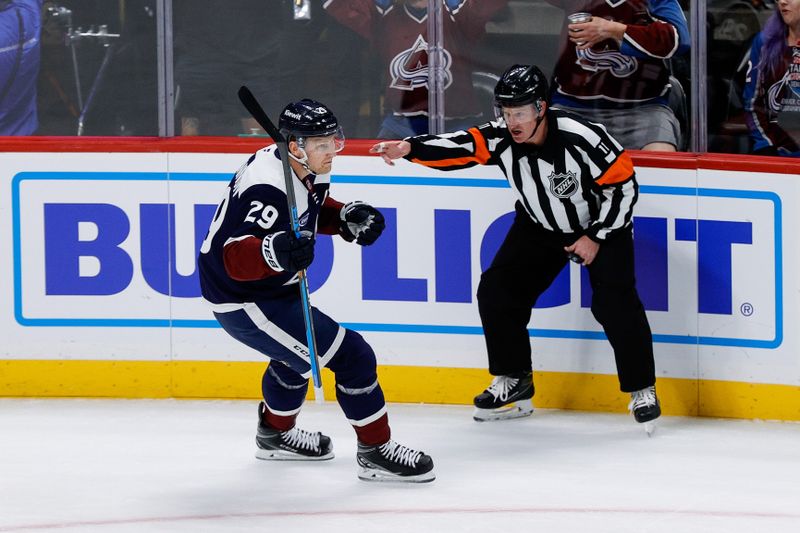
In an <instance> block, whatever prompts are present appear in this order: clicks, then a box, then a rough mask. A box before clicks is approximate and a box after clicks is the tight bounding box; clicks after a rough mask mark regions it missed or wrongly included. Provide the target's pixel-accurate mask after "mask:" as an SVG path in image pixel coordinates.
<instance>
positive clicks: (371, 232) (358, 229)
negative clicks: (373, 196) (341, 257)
mask: <svg viewBox="0 0 800 533" xmlns="http://www.w3.org/2000/svg"><path fill="white" fill-rule="evenodd" d="M340 217H341V219H342V224H341V227H340V233H341V234H342V237H344V239H345V240H346V241H348V242H350V241H353V240H355V241H356V242H357V243H358V244H360V245H361V246H369V245H370V244H372V243H373V242H375V241H376V240H378V237H380V236H381V233H383V230H384V228H385V227H386V222H385V221H384V220H383V215H381V212H380V211H378V210H377V209H375V208H374V207H372V206H371V205H369V204H365V203H364V202H358V201H356V202H350V203H349V204H347V205H345V206H344V207H343V208H342V211H341V214H340Z"/></svg>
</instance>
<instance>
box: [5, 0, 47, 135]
mask: <svg viewBox="0 0 800 533" xmlns="http://www.w3.org/2000/svg"><path fill="white" fill-rule="evenodd" d="M42 3H43V0H0V135H31V134H33V133H34V132H35V131H36V129H37V128H38V125H39V124H38V119H37V115H36V83H37V78H38V76H39V38H40V35H41V27H42V24H41V22H42Z"/></svg>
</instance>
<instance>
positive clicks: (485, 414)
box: [472, 400, 533, 422]
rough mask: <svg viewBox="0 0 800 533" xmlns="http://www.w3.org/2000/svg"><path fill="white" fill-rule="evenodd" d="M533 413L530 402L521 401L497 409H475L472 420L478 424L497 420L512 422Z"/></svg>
mask: <svg viewBox="0 0 800 533" xmlns="http://www.w3.org/2000/svg"><path fill="white" fill-rule="evenodd" d="M531 413H533V405H532V404H531V401H530V400H520V401H518V402H514V403H510V404H508V405H505V406H503V407H499V408H497V409H480V408H478V407H476V408H475V411H474V412H473V413H472V419H473V420H475V421H476V422H494V421H495V420H510V419H512V418H522V417H525V416H530V415H531Z"/></svg>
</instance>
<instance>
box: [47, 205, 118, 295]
mask: <svg viewBox="0 0 800 533" xmlns="http://www.w3.org/2000/svg"><path fill="white" fill-rule="evenodd" d="M81 222H84V223H87V222H88V223H91V224H94V226H95V227H96V228H97V237H96V238H95V239H94V240H91V241H86V240H80V236H79V224H80V223H81ZM129 232H130V222H129V221H128V217H127V215H126V214H125V212H124V211H123V210H122V209H120V208H119V207H117V206H115V205H110V204H45V205H44V233H45V235H44V241H45V243H44V246H45V293H46V294H52V295H110V294H117V293H119V292H122V291H123V290H125V288H126V287H127V286H128V285H129V284H130V282H131V279H133V261H131V258H130V256H129V255H128V254H127V253H126V252H125V250H123V249H122V248H120V246H119V245H120V244H121V243H122V242H123V241H124V240H125V239H126V238H127V237H128V233H129ZM81 257H94V258H96V259H97V261H98V262H99V264H100V269H99V272H98V273H97V274H96V275H94V276H82V275H81V272H80V258H81Z"/></svg>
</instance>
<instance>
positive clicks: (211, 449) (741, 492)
mask: <svg viewBox="0 0 800 533" xmlns="http://www.w3.org/2000/svg"><path fill="white" fill-rule="evenodd" d="M389 413H390V421H391V424H392V430H393V436H394V437H395V438H396V439H397V440H398V441H399V442H401V443H404V444H408V445H410V446H413V447H417V448H421V449H423V450H425V451H426V452H428V453H429V454H431V455H432V456H433V458H434V462H435V464H436V474H437V479H436V480H435V481H434V482H433V483H428V484H420V485H397V484H386V483H383V484H376V483H367V482H363V481H359V480H358V479H357V478H356V466H355V435H354V433H353V431H352V429H351V428H350V427H349V425H348V424H347V422H346V421H345V419H344V416H343V415H342V413H341V412H340V411H339V409H338V406H337V405H336V404H334V403H330V402H329V403H326V404H324V405H318V404H314V403H312V402H309V403H308V404H307V405H306V406H305V407H304V410H303V412H302V414H301V416H300V419H299V422H300V424H299V425H300V426H301V427H303V428H306V429H313V430H321V431H323V432H324V433H326V434H328V435H330V436H331V438H332V439H333V442H334V451H335V452H336V458H335V459H333V460H332V461H325V462H317V463H308V462H305V463H302V462H270V461H259V460H257V459H255V458H254V456H253V452H254V449H255V448H254V434H255V424H256V402H250V401H176V400H143V401H140V400H19V399H0V531H2V532H5V531H58V532H77V531H81V532H83V531H86V532H90V533H91V532H108V531H114V532H117V531H119V532H142V531H169V532H172V531H176V532H188V531H192V532H195V531H204V532H205V531H220V532H238V531H269V532H276V533H284V532H294V531H318V532H325V533H328V532H347V533H352V532H360V531H370V532H394V531H397V532H416V531H436V532H449V531H454V532H462V531H481V532H487V533H492V532H503V531H531V532H532V531H542V532H548V533H549V532H556V533H557V532H579V533H588V532H591V533H595V532H627V531H631V532H633V531H635V532H637V533H638V532H671V533H672V532H677V533H693V532H698V533H700V532H702V533H706V532H725V533H736V532H742V533H745V532H746V533H753V532H792V533H795V532H798V531H800V424H797V423H780V422H758V421H756V422H753V421H741V420H717V419H694V418H676V417H662V419H661V420H660V421H659V426H658V429H657V431H656V433H655V435H654V436H653V437H652V438H648V437H647V436H646V434H645V433H644V431H643V429H642V427H641V426H639V425H638V424H636V423H635V422H633V420H632V419H631V418H630V417H629V416H624V415H613V414H598V413H581V412H570V411H552V410H537V411H536V412H535V413H534V415H533V416H532V417H530V418H526V419H520V420H513V421H503V422H489V423H482V424H481V423H476V422H473V421H472V419H471V409H470V408H468V407H463V406H423V405H402V404H392V405H390V406H389Z"/></svg>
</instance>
